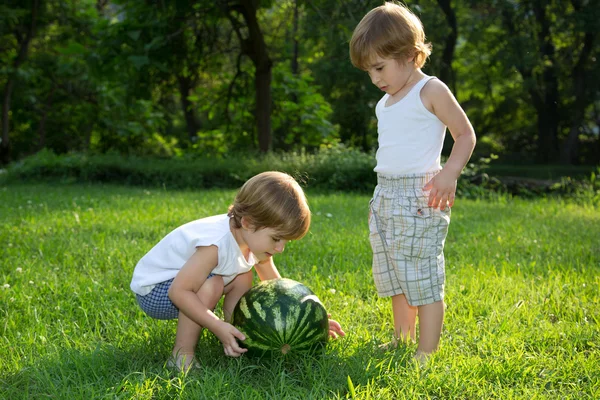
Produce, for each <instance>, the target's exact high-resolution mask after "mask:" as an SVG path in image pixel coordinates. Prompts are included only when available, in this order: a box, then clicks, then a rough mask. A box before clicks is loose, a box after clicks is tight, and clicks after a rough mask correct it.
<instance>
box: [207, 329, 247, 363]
mask: <svg viewBox="0 0 600 400" xmlns="http://www.w3.org/2000/svg"><path fill="white" fill-rule="evenodd" d="M213 333H214V334H215V336H216V337H217V338H218V339H219V340H220V341H221V343H223V349H224V350H225V355H227V356H229V357H239V356H241V355H242V354H244V353H245V352H247V351H248V349H244V348H242V347H240V345H239V344H238V342H237V340H236V338H237V339H240V340H245V339H246V336H244V334H243V333H242V332H240V331H239V330H238V329H237V328H236V327H235V326H233V325H231V324H229V323H227V322H224V321H222V322H221V323H220V324H219V325H218V326H217V327H216V328H215V329H214V331H213Z"/></svg>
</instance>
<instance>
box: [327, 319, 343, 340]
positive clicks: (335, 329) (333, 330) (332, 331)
mask: <svg viewBox="0 0 600 400" xmlns="http://www.w3.org/2000/svg"><path fill="white" fill-rule="evenodd" d="M328 317H331V315H328ZM338 336H346V332H344V331H343V329H342V326H341V325H340V323H339V322H337V321H336V320H333V319H331V318H330V319H329V337H331V338H332V339H337V338H338Z"/></svg>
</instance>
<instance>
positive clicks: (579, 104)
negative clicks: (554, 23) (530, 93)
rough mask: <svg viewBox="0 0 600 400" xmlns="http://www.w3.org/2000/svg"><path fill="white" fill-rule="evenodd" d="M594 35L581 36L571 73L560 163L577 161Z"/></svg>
mask: <svg viewBox="0 0 600 400" xmlns="http://www.w3.org/2000/svg"><path fill="white" fill-rule="evenodd" d="M571 3H572V4H573V7H574V8H575V10H577V11H578V12H579V11H582V4H581V2H580V1H575V0H573V1H571ZM596 36H597V33H596V32H586V33H585V35H584V36H583V47H582V48H581V53H579V58H578V59H577V63H576V64H575V67H574V68H573V72H572V74H571V76H572V77H573V96H574V98H575V102H574V104H573V106H572V108H571V112H570V113H569V114H570V115H571V117H572V120H571V128H570V129H569V135H568V136H567V138H566V139H565V141H564V143H563V145H562V147H561V149H560V150H561V152H560V161H561V164H577V163H578V162H579V160H578V159H579V132H580V130H581V124H582V122H583V121H584V118H585V111H586V108H587V107H588V106H589V104H590V103H591V102H593V97H592V98H591V99H590V98H589V97H588V96H587V95H586V91H587V89H588V87H587V86H586V81H587V78H588V73H587V69H586V64H587V63H588V62H589V59H590V57H591V54H592V50H593V47H594V40H595V39H596Z"/></svg>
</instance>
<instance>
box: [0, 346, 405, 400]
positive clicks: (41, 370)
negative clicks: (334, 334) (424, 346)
mask: <svg viewBox="0 0 600 400" xmlns="http://www.w3.org/2000/svg"><path fill="white" fill-rule="evenodd" d="M342 340H343V339H342ZM170 346H171V343H170V342H168V341H166V342H165V341H164V338H156V339H154V340H149V341H148V342H147V343H144V344H143V345H136V346H131V347H129V348H127V347H126V348H118V347H115V346H114V345H113V344H111V343H98V345H97V347H96V348H95V349H94V350H92V351H80V350H76V349H65V350H62V351H60V352H59V354H57V355H56V356H54V357H48V358H43V359H39V360H35V361H32V362H31V363H30V364H28V365H27V366H25V367H24V368H22V369H21V370H20V371H18V372H16V373H13V374H2V375H0V387H2V388H3V390H2V391H3V392H5V393H6V398H11V399H17V398H27V397H30V396H33V397H46V396H47V397H51V398H94V397H98V396H106V395H110V394H113V395H119V396H125V397H127V395H128V394H131V395H135V394H136V393H138V392H139V391H143V390H150V391H153V389H152V388H153V387H156V386H159V387H161V388H159V389H156V388H155V389H156V390H158V391H160V392H164V391H166V392H169V391H172V390H173V388H174V387H178V386H179V385H178V384H177V382H181V380H182V379H184V380H185V381H187V382H193V383H194V384H193V385H190V387H193V386H196V387H197V388H204V387H205V386H206V387H211V386H212V387H214V381H215V379H216V380H217V381H221V382H223V383H224V384H227V385H229V386H230V387H233V388H236V387H237V388H239V390H240V392H244V391H247V390H248V386H250V387H251V388H252V389H253V390H252V391H253V392H254V393H257V392H258V393H261V392H262V393H263V394H265V395H266V394H267V392H268V391H269V390H270V391H269V392H268V393H271V394H273V392H272V390H273V388H274V387H275V386H274V385H275V382H277V385H280V384H281V385H284V386H285V387H286V390H287V391H289V390H290V389H292V390H297V391H298V393H299V394H300V393H313V394H314V393H320V394H322V395H323V396H327V395H328V394H329V395H330V394H331V393H338V395H340V396H345V394H346V393H348V378H349V377H351V379H352V381H353V384H354V386H356V385H366V384H368V382H369V380H370V379H372V378H374V377H377V376H379V375H380V374H381V373H382V371H381V368H385V367H386V366H388V368H389V365H392V364H394V365H397V364H398V363H404V362H406V361H405V359H406V357H405V355H406V354H404V353H403V352H402V351H401V350H397V351H396V352H394V353H383V352H381V351H380V350H378V349H377V346H375V345H374V344H373V343H365V344H364V345H359V346H356V345H353V346H352V347H351V348H350V346H349V345H345V344H344V343H339V344H337V343H336V344H334V345H332V346H330V348H328V349H327V350H326V351H324V352H323V353H321V354H315V355H312V356H311V355H308V356H297V357H294V358H285V359H265V358H259V359H256V358H250V357H246V356H243V357H240V358H236V359H232V358H229V357H226V356H225V355H224V354H223V349H222V347H221V346H220V343H219V342H218V341H217V339H216V338H213V337H206V336H203V337H202V338H201V340H200V343H199V346H198V350H197V356H198V358H199V363H200V368H199V369H198V370H193V371H191V372H190V373H188V374H187V375H185V376H184V375H183V374H181V373H178V372H177V371H174V370H171V369H168V368H167V367H166V358H167V356H168V354H169V353H170ZM174 383H175V384H174ZM290 386H291V387H290ZM202 390H204V389H202ZM327 397H328V396H327Z"/></svg>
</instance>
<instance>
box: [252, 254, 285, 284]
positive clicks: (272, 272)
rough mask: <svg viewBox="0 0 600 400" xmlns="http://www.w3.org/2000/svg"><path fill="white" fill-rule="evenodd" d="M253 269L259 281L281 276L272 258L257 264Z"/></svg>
mask: <svg viewBox="0 0 600 400" xmlns="http://www.w3.org/2000/svg"><path fill="white" fill-rule="evenodd" d="M254 269H255V270H256V274H257V275H258V278H259V279H260V280H261V281H268V280H270V279H278V278H281V274H280V273H279V271H278V270H277V267H276V266H275V263H274V262H273V257H269V258H267V259H266V260H264V261H261V262H259V263H258V264H256V265H255V266H254Z"/></svg>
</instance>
